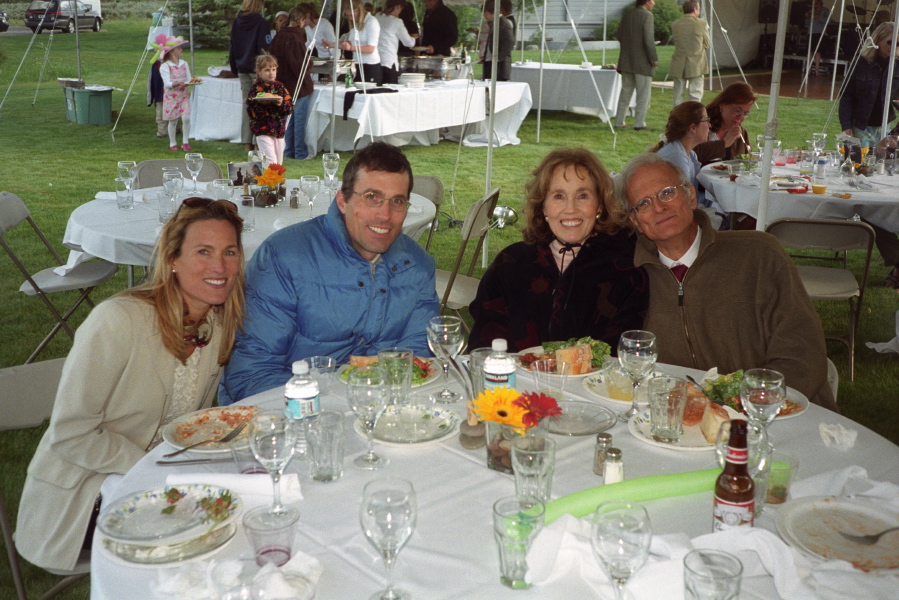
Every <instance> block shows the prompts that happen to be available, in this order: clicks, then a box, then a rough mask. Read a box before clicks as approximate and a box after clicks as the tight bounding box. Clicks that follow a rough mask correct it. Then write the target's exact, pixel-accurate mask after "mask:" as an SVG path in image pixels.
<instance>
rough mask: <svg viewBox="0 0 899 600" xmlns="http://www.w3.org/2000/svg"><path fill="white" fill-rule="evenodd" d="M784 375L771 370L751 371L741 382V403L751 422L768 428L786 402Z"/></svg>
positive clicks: (744, 374)
mask: <svg viewBox="0 0 899 600" xmlns="http://www.w3.org/2000/svg"><path fill="white" fill-rule="evenodd" d="M786 399H787V397H786V388H785V387H784V376H783V374H782V373H779V372H777V371H773V370H771V369H749V370H748V371H746V372H745V373H743V381H742V382H740V402H741V403H742V405H743V410H745V411H746V416H747V417H749V422H750V423H752V424H753V425H756V426H759V427H762V428H767V427H768V424H769V423H771V421H773V420H774V418H775V417H776V416H777V413H778V411H780V407H781V406H783V403H784V401H786Z"/></svg>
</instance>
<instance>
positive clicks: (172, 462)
mask: <svg viewBox="0 0 899 600" xmlns="http://www.w3.org/2000/svg"><path fill="white" fill-rule="evenodd" d="M232 461H233V459H232V458H231V457H230V456H228V457H221V458H184V459H181V460H157V461H156V464H157V465H167V466H172V465H201V464H207V463H219V462H232Z"/></svg>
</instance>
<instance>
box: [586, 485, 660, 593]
mask: <svg viewBox="0 0 899 600" xmlns="http://www.w3.org/2000/svg"><path fill="white" fill-rule="evenodd" d="M590 541H591V544H592V546H593V554H594V555H595V556H596V558H597V560H598V561H599V564H601V565H602V567H603V569H605V571H606V573H607V574H608V575H609V579H611V580H612V586H613V587H614V588H615V598H616V600H623V598H624V586H625V585H626V584H627V580H628V579H630V577H631V575H633V574H634V573H636V572H637V571H638V570H640V567H642V566H643V564H644V563H645V562H646V558H647V557H648V556H649V544H650V542H651V541H652V523H651V522H650V520H649V514H648V513H647V512H646V509H645V508H643V507H642V506H640V505H639V504H632V503H630V502H620V501H614V502H606V503H604V504H600V505H599V506H598V507H597V508H596V511H595V512H594V513H593V531H592V536H591V540H590Z"/></svg>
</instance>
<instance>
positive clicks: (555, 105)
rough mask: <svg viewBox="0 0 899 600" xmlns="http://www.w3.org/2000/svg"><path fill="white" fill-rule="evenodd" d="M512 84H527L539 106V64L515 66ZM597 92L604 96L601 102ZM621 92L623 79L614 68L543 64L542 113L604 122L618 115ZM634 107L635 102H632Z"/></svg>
mask: <svg viewBox="0 0 899 600" xmlns="http://www.w3.org/2000/svg"><path fill="white" fill-rule="evenodd" d="M512 81H521V82H524V83H527V84H528V85H529V86H530V89H531V97H532V98H533V99H534V106H539V99H538V96H539V93H540V63H539V62H524V63H513V64H512ZM597 89H599V92H600V94H602V101H600V96H599V95H598V94H597V92H596V90H597ZM620 92H621V76H620V75H619V74H618V71H615V70H613V69H604V68H602V67H590V68H589V69H585V68H583V67H581V66H580V65H562V64H556V63H543V104H542V109H543V110H563V111H566V112H573V113H579V114H586V115H595V116H598V117H599V118H600V119H602V121H603V122H605V121H608V120H609V119H610V118H613V117H614V116H615V111H616V110H617V108H618V95H619V93H620ZM633 106H636V103H635V101H634V100H631V107H633Z"/></svg>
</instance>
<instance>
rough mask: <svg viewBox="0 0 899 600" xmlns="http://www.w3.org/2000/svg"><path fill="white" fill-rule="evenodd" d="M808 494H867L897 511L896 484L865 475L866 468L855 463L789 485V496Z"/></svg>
mask: <svg viewBox="0 0 899 600" xmlns="http://www.w3.org/2000/svg"><path fill="white" fill-rule="evenodd" d="M807 496H845V497H848V498H869V499H872V500H877V501H878V502H879V503H880V504H882V505H885V506H887V507H889V508H891V509H893V510H896V511H899V485H896V484H894V483H889V482H887V481H873V480H871V479H868V472H867V471H866V470H865V469H863V468H862V467H859V466H857V465H854V466H851V467H845V468H843V469H837V470H835V471H828V472H826V473H820V474H818V475H815V476H813V477H808V478H806V479H801V480H799V481H796V482H794V483H793V485H791V486H790V497H791V498H805V497H807Z"/></svg>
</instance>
